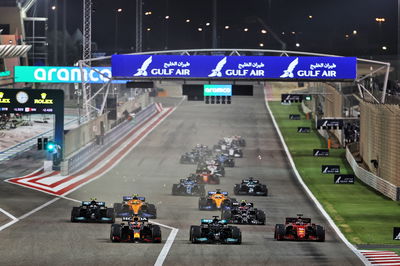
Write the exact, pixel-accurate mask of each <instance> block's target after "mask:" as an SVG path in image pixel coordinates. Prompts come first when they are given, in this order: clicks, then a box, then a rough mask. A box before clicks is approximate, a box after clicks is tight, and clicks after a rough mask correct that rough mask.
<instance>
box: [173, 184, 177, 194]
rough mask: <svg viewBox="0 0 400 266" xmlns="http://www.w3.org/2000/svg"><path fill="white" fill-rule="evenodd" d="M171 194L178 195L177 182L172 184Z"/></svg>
mask: <svg viewBox="0 0 400 266" xmlns="http://www.w3.org/2000/svg"><path fill="white" fill-rule="evenodd" d="M172 195H175V196H176V195H178V184H173V185H172Z"/></svg>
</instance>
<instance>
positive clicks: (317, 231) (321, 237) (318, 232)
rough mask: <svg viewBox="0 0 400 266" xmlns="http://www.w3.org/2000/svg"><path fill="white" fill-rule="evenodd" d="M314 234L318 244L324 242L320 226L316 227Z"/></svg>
mask: <svg viewBox="0 0 400 266" xmlns="http://www.w3.org/2000/svg"><path fill="white" fill-rule="evenodd" d="M315 234H316V236H317V241H319V242H324V241H325V229H324V228H323V227H322V226H320V225H317V226H316V228H315Z"/></svg>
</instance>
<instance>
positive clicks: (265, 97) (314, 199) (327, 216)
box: [263, 87, 371, 265]
mask: <svg viewBox="0 0 400 266" xmlns="http://www.w3.org/2000/svg"><path fill="white" fill-rule="evenodd" d="M263 91H264V101H265V106H266V107H267V109H268V113H269V115H270V116H271V119H272V122H273V124H274V127H275V130H276V132H277V133H278V135H279V139H280V140H281V143H282V145H283V148H284V150H285V153H286V156H287V157H288V159H289V163H290V165H291V166H292V169H293V172H294V173H295V175H296V178H297V180H298V181H299V183H300V184H301V186H302V187H303V189H304V190H305V191H306V192H307V194H308V196H309V197H310V199H311V200H312V201H313V202H314V204H315V206H316V207H317V208H318V210H319V211H320V212H321V214H322V215H323V216H324V217H325V219H326V220H327V221H328V223H329V224H330V226H331V227H332V228H333V230H334V231H335V232H336V234H337V235H338V236H339V237H340V239H341V240H342V241H343V242H344V243H345V245H346V246H347V247H348V248H349V249H350V250H351V251H353V253H354V254H355V255H356V256H357V257H358V258H359V259H360V260H361V261H362V262H363V263H364V264H365V265H371V263H370V262H369V261H368V260H367V259H366V258H365V257H364V255H363V254H362V253H361V252H360V251H358V250H357V248H356V247H355V246H354V245H353V244H351V243H350V242H349V241H348V240H347V238H346V237H345V236H344V235H343V233H342V232H341V231H340V229H339V228H338V227H337V225H336V224H335V222H334V221H333V220H332V218H331V217H330V216H329V214H328V213H327V212H326V211H325V209H324V207H322V205H321V203H320V202H319V201H318V200H317V198H316V197H315V196H314V194H313V193H312V192H311V190H310V189H309V188H308V187H307V185H306V184H305V183H304V181H303V179H302V178H301V176H300V174H299V172H298V171H297V168H296V165H295V164H294V161H293V158H292V155H291V154H290V152H289V148H288V147H287V145H286V142H285V139H284V138H283V135H282V133H281V130H280V129H279V126H278V123H277V122H276V120H275V117H274V115H273V114H272V111H271V109H270V107H269V104H268V99H267V95H266V90H265V87H264V90H263Z"/></svg>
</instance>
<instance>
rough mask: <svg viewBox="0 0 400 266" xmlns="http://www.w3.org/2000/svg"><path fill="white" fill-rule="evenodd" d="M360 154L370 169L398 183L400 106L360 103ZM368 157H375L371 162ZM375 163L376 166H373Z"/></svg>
mask: <svg viewBox="0 0 400 266" xmlns="http://www.w3.org/2000/svg"><path fill="white" fill-rule="evenodd" d="M360 111H361V114H360V156H361V158H362V159H363V162H364V163H365V164H366V165H367V167H368V168H369V170H370V171H371V172H372V173H373V174H375V175H377V176H379V177H381V178H382V179H384V180H386V181H388V182H390V183H392V184H394V185H395V186H398V187H399V186H400V107H399V106H398V105H382V104H373V103H368V102H365V101H364V102H360ZM371 160H376V161H377V164H375V165H374V163H373V162H371ZM376 166H377V167H376Z"/></svg>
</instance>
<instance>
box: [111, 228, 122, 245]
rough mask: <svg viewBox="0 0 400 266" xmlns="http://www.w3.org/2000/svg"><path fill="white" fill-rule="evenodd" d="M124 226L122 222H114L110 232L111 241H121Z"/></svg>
mask: <svg viewBox="0 0 400 266" xmlns="http://www.w3.org/2000/svg"><path fill="white" fill-rule="evenodd" d="M121 229H122V227H121V225H120V224H112V225H111V232H110V240H111V242H121V237H122V230H121Z"/></svg>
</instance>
